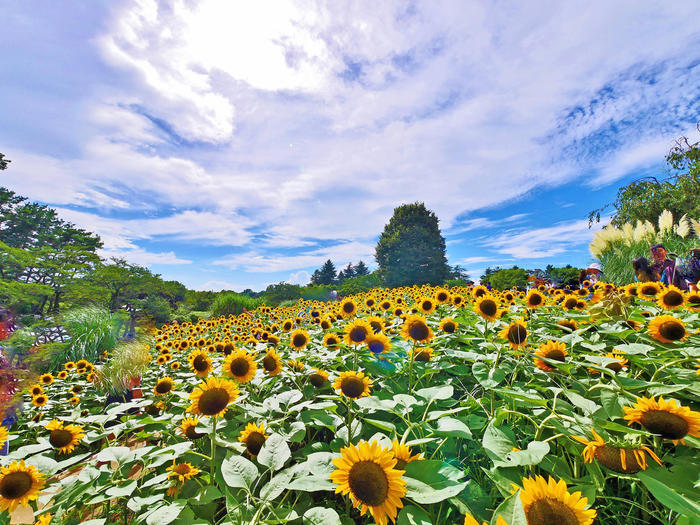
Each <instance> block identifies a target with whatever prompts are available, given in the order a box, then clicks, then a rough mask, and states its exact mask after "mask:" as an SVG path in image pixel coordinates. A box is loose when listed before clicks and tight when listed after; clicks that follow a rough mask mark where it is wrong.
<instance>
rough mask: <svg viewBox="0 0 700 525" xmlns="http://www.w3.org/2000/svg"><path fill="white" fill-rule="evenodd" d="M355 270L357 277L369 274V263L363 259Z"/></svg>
mask: <svg viewBox="0 0 700 525" xmlns="http://www.w3.org/2000/svg"><path fill="white" fill-rule="evenodd" d="M353 271H354V272H355V277H362V276H363V275H369V268H367V265H366V264H365V263H364V262H363V261H360V262H358V263H357V264H356V265H355V267H354V268H353Z"/></svg>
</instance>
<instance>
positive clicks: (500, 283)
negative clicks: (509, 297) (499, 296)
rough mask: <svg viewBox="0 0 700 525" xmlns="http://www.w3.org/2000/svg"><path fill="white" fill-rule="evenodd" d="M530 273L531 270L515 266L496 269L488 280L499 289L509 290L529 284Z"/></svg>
mask: <svg viewBox="0 0 700 525" xmlns="http://www.w3.org/2000/svg"><path fill="white" fill-rule="evenodd" d="M529 275H530V272H529V270H526V269H524V268H519V267H518V266H513V267H512V268H508V269H499V270H496V271H495V272H493V273H491V274H490V275H489V276H488V281H489V282H490V283H491V286H493V287H494V288H495V289H497V290H508V289H510V288H513V287H514V286H525V285H527V278H528V277H529ZM482 281H483V280H482Z"/></svg>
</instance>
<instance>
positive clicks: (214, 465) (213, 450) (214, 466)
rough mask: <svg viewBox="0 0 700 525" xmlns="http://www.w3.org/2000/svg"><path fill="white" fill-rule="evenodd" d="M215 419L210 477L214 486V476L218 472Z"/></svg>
mask: <svg viewBox="0 0 700 525" xmlns="http://www.w3.org/2000/svg"><path fill="white" fill-rule="evenodd" d="M213 419H214V420H213V421H212V424H211V462H210V470H209V476H210V478H211V480H210V483H211V484H212V485H213V484H214V483H215V481H214V474H215V471H216V417H214V418H213Z"/></svg>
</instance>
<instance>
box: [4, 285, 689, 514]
mask: <svg viewBox="0 0 700 525" xmlns="http://www.w3.org/2000/svg"><path fill="white" fill-rule="evenodd" d="M699 314H700V295H698V294H697V293H687V292H685V293H684V292H681V291H679V290H677V289H675V288H673V287H662V286H660V285H659V284H656V283H644V284H638V285H637V284H632V285H628V286H624V287H616V286H614V285H612V284H606V283H599V284H597V285H595V286H594V287H592V288H591V289H590V290H589V289H583V290H567V289H544V288H542V289H533V290H530V291H529V292H528V293H522V292H516V291H505V292H490V291H488V290H486V289H485V288H483V287H481V286H477V287H469V288H458V287H455V288H449V289H445V288H436V287H428V286H424V287H410V288H396V289H374V290H372V291H371V292H368V293H363V294H358V295H355V296H351V297H347V298H345V299H344V300H343V301H341V302H330V303H329V302H325V303H324V302H312V301H300V302H298V303H296V304H295V305H293V306H288V307H278V308H270V307H267V306H260V307H258V308H257V309H256V310H255V311H253V312H251V313H244V314H241V315H238V316H225V317H219V318H215V319H209V320H200V321H199V322H197V323H181V324H177V323H174V324H171V325H166V326H164V327H163V328H162V329H160V330H157V331H154V332H153V333H152V334H150V335H149V337H150V339H149V340H144V341H143V343H142V344H143V345H144V348H145V347H146V345H147V346H148V352H149V353H150V362H148V363H147V364H146V365H145V366H144V367H143V368H142V369H139V370H140V371H139V374H140V379H141V381H140V387H139V386H137V387H136V388H134V389H133V390H129V391H124V392H123V393H122V397H121V399H117V400H116V401H115V400H114V396H111V397H110V398H109V399H108V398H107V396H106V395H105V394H104V393H103V391H102V390H100V389H98V388H96V383H95V382H96V381H98V379H99V375H100V370H101V369H102V368H103V367H108V366H110V359H111V356H110V355H105V356H103V357H102V358H101V359H100V360H98V362H95V363H89V362H87V361H78V362H68V363H65V365H64V367H63V368H64V369H63V370H62V371H61V372H59V373H54V374H49V373H47V374H44V375H42V376H41V377H39V378H37V382H36V384H35V385H33V386H31V388H29V389H28V390H27V391H26V392H24V394H23V395H24V407H25V408H24V411H23V412H22V414H21V417H20V421H19V422H18V423H17V424H16V425H15V426H14V427H12V429H10V430H9V431H8V429H4V428H2V427H0V445H2V444H3V443H5V442H7V441H9V455H7V456H0V465H1V467H0V523H10V520H11V519H13V520H14V522H16V523H32V522H33V521H32V520H35V522H36V523H41V524H44V525H46V524H77V523H86V524H89V525H109V524H127V523H129V524H131V523H134V524H147V525H166V524H169V523H173V524H195V525H196V524H202V525H204V524H228V525H231V524H244V523H245V524H283V523H289V524H311V525H339V524H342V525H352V524H365V523H366V524H371V523H376V524H379V525H385V524H387V523H389V522H396V523H398V524H399V525H429V524H443V523H444V524H460V525H461V524H462V523H464V524H481V523H484V522H486V523H490V524H492V525H497V524H498V525H502V524H507V525H525V524H529V525H589V524H591V523H602V524H619V523H626V524H649V523H652V524H678V525H681V524H684V525H690V524H697V523H700V503H699V502H700V454H699V453H698V452H699V450H700V439H699V438H700V413H699V412H698V411H697V410H698V406H699V404H700V403H699V401H700V382H699V381H698V373H699V372H700V370H699V368H698V365H699V364H700V317H699ZM20 511H24V513H23V514H22V513H21V512H20ZM27 513H28V514H27ZM20 514H22V515H23V516H26V515H29V516H30V519H29V520H28V521H27V520H26V519H25V520H24V521H23V520H22V519H21V517H19V516H20Z"/></svg>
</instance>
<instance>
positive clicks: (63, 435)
mask: <svg viewBox="0 0 700 525" xmlns="http://www.w3.org/2000/svg"><path fill="white" fill-rule="evenodd" d="M71 441H73V434H71V433H70V432H69V431H68V430H64V429H62V428H57V429H55V430H52V431H51V434H49V443H51V446H52V447H54V448H63V447H65V446H66V445H68V444H69V443H70V442H71Z"/></svg>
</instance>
